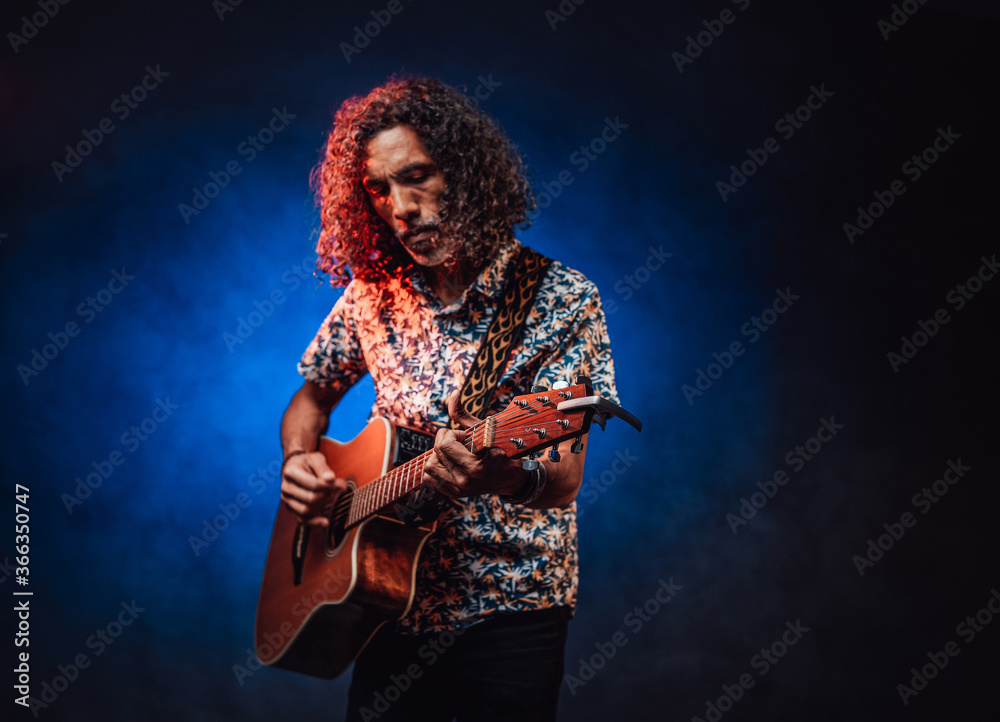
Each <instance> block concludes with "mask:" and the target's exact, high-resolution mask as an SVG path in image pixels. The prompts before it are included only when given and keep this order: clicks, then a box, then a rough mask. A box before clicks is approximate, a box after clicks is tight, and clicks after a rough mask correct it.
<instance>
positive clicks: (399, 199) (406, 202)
mask: <svg viewBox="0 0 1000 722" xmlns="http://www.w3.org/2000/svg"><path fill="white" fill-rule="evenodd" d="M389 195H390V200H391V201H392V215H393V217H394V218H396V219H397V220H401V221H405V220H407V219H409V218H413V217H414V216H417V215H419V214H420V205H419V204H418V203H417V198H416V194H415V193H413V191H412V190H410V189H408V188H406V187H404V186H402V185H394V186H393V187H392V189H391V191H390V194H389Z"/></svg>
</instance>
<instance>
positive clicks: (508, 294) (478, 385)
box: [450, 246, 552, 429]
mask: <svg viewBox="0 0 1000 722" xmlns="http://www.w3.org/2000/svg"><path fill="white" fill-rule="evenodd" d="M550 263H552V259H550V258H546V257H545V256H543V255H542V254H541V253H538V252H537V251H533V250H532V249H530V248H528V247H527V246H525V247H524V248H523V249H522V250H521V254H520V255H519V256H518V258H517V261H516V262H515V263H514V264H513V271H512V272H511V273H510V275H509V276H508V278H507V281H506V283H505V284H504V293H503V297H502V298H501V299H500V304H499V305H498V306H497V310H496V313H495V314H494V316H493V322H492V323H491V324H490V327H489V328H488V329H487V331H486V335H485V336H483V340H482V342H481V344H480V346H479V352H478V353H477V354H476V358H475V359H474V360H473V362H472V368H471V369H470V370H469V375H468V376H467V377H466V379H465V383H464V384H463V385H462V390H461V393H460V395H459V402H460V404H461V406H462V408H463V409H465V410H466V411H467V412H468V413H470V414H472V415H473V416H476V417H478V418H483V416H484V415H485V411H486V409H487V408H489V403H490V400H491V399H492V398H493V392H494V391H495V390H496V387H497V384H498V383H500V377H501V376H503V372H504V370H506V368H507V363H508V362H509V361H510V356H511V351H513V349H514V348H515V347H516V346H517V344H518V343H520V341H521V337H522V336H523V335H524V323H525V321H527V319H528V313H529V311H531V306H532V304H533V303H534V301H535V295H536V293H537V292H538V287H539V286H541V285H542V279H543V278H544V277H545V272H546V271H547V270H548V268H549V264H550ZM450 427H451V428H453V429H457V428H459V426H458V424H456V423H455V420H454V419H452V420H451V422H450Z"/></svg>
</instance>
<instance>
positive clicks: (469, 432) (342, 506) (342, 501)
mask: <svg viewBox="0 0 1000 722" xmlns="http://www.w3.org/2000/svg"><path fill="white" fill-rule="evenodd" d="M550 403H551V402H548V403H545V402H542V401H537V404H538V406H535V402H529V403H528V405H527V406H519V407H518V408H517V409H510V410H507V409H505V410H504V411H502V412H500V413H499V414H497V415H496V416H494V417H487V418H486V419H483V420H482V421H480V422H478V423H476V424H474V425H472V426H470V427H469V428H468V429H465V431H466V438H465V440H464V441H463V445H464V446H465V447H466V448H467V449H469V450H470V451H471V450H472V448H473V446H474V445H475V435H476V432H477V431H480V430H481V427H482V426H483V425H485V424H487V423H488V422H489V421H490V419H491V418H492V420H493V421H494V422H496V423H500V422H505V421H507V420H509V419H511V418H515V417H517V416H518V415H519V414H525V413H531V414H534V413H539V411H541V410H544V408H545V407H546V406H548V405H549V404H550ZM544 423H552V422H544ZM529 429H530V426H524V427H522V428H521V429H520V430H522V431H527V430H529ZM517 430H518V429H510V427H508V428H507V429H505V431H507V432H508V433H511V432H512V431H517ZM429 455H430V451H427V452H424V453H423V454H421V455H420V456H418V457H415V458H413V459H410V460H409V461H407V462H405V463H403V464H400V465H399V466H397V467H396V468H395V469H392V470H391V471H389V472H388V473H386V474H384V475H382V476H380V477H379V478H378V479H374V480H372V481H371V482H369V483H368V484H366V485H365V486H363V487H359V488H358V489H357V492H360V491H361V490H362V489H369V488H371V489H373V491H374V490H376V489H378V491H374V493H376V497H375V499H374V500H373V499H371V494H372V493H373V492H366V496H365V497H363V498H362V497H360V495H359V494H357V495H356V494H355V493H354V490H348V492H347V493H344V494H341V496H340V498H339V499H338V501H337V504H336V505H335V506H334V508H333V510H332V513H331V521H336V522H338V523H339V522H341V521H343V517H344V516H345V515H347V516H349V512H350V507H351V505H352V503H353V502H354V500H355V496H358V498H359V499H360V500H361V502H362V503H363V504H364V503H365V502H368V501H371V502H373V503H378V502H377V499H378V493H381V492H384V491H385V490H384V489H382V488H381V487H384V486H385V485H386V483H388V484H389V485H390V486H392V485H393V484H395V483H397V482H399V481H403V482H404V487H406V486H409V483H410V479H409V478H408V477H409V476H410V473H411V472H413V471H416V470H417V466H418V464H416V463H414V462H418V461H421V460H425V459H426V457H428V456H429ZM419 466H420V467H421V472H422V464H420V465H419ZM418 486H419V483H418V484H416V485H415V486H414V487H412V488H408V489H407V490H406V491H405V492H403V494H402V495H399V496H395V498H390V499H389V500H388V501H384V502H382V503H381V504H379V505H378V506H376V507H375V508H374V509H373V510H371V511H367V512H362V513H360V514H359V518H358V519H357V521H355V522H354V523H355V524H356V523H359V522H360V521H361V520H363V519H364V518H367V517H368V516H370V515H372V514H374V513H375V512H376V511H378V510H379V509H381V508H383V507H385V506H387V505H388V504H390V503H392V502H393V501H397V500H398V499H400V498H402V496H405V495H406V494H408V493H410V492H411V491H413V489H415V488H417V487H418ZM397 491H398V490H393V491H392V492H391V493H392V494H393V495H395V493H396V492H397Z"/></svg>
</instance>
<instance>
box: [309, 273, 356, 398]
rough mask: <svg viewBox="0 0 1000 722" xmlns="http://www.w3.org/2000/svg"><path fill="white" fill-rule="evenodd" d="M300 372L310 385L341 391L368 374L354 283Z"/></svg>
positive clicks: (334, 310) (311, 347) (330, 316)
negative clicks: (358, 321) (355, 313)
mask: <svg viewBox="0 0 1000 722" xmlns="http://www.w3.org/2000/svg"><path fill="white" fill-rule="evenodd" d="M298 369H299V373H300V374H302V376H303V377H305V379H306V380H307V381H312V382H313V383H314V384H318V385H320V386H328V387H330V388H333V389H336V390H338V391H346V390H347V389H349V388H350V387H351V386H353V385H354V384H355V383H357V381H358V379H360V378H361V377H362V376H364V375H365V374H366V373H367V372H368V366H367V364H366V363H365V358H364V354H363V353H362V349H361V343H360V341H359V339H358V329H357V322H356V319H355V316H354V288H353V283H352V284H349V285H348V286H347V288H346V289H344V293H343V295H342V296H341V297H340V298H339V299H337V302H336V303H335V304H334V305H333V310H332V311H330V315H329V316H327V317H326V320H325V321H324V322H323V324H322V325H321V326H320V328H319V331H318V332H317V333H316V337H315V338H314V339H313V340H312V343H310V344H309V346H308V347H307V348H306V350H305V353H303V354H302V358H301V359H300V360H299V365H298Z"/></svg>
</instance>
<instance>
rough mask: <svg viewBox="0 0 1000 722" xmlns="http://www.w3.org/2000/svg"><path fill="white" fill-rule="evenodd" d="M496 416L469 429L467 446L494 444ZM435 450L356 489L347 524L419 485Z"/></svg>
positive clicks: (370, 513)
mask: <svg viewBox="0 0 1000 722" xmlns="http://www.w3.org/2000/svg"><path fill="white" fill-rule="evenodd" d="M495 431H496V420H495V418H494V417H492V416H490V417H489V418H487V419H484V420H483V421H480V422H479V423H478V424H476V425H475V426H472V427H470V428H469V429H467V430H466V432H467V433H466V437H465V448H467V449H469V451H472V452H473V453H475V452H476V451H480V450H482V449H485V448H488V447H489V446H492V444H493V436H494V434H495ZM433 453H434V450H433V449H431V450H430V451H425V452H424V453H422V454H420V456H416V457H414V458H412V459H410V460H409V461H407V462H406V463H404V464H400V465H399V466H397V467H396V468H394V469H392V470H391V471H389V472H388V473H386V474H384V475H382V476H380V477H379V478H377V479H374V480H372V481H371V482H369V483H368V484H365V485H364V486H362V487H360V488H358V489H355V490H354V494H353V496H352V498H351V503H350V508H349V509H348V512H347V522H346V525H347V526H348V527H352V526H354V525H355V524H360V523H361V522H363V521H364V520H365V519H368V518H369V517H372V516H374V515H375V514H376V513H378V511H379V510H380V509H383V508H385V507H387V506H389V505H390V504H394V503H396V502H397V501H399V500H400V499H402V498H403V497H404V496H406V495H407V494H409V493H410V492H411V491H413V490H414V489H416V488H417V487H418V486H420V480H421V479H422V478H423V475H424V463H425V462H426V461H427V460H428V459H429V458H430V457H431V455H432V454H433Z"/></svg>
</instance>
